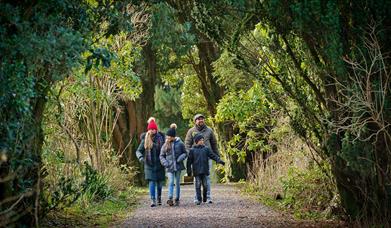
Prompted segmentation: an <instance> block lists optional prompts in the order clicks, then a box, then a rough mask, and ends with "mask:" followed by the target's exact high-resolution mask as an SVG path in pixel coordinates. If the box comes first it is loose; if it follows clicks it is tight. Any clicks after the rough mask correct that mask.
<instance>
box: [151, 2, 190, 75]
mask: <svg viewBox="0 0 391 228" xmlns="http://www.w3.org/2000/svg"><path fill="white" fill-rule="evenodd" d="M151 11H152V22H151V23H152V26H151V38H150V40H151V43H152V46H153V48H154V49H155V50H156V51H157V56H158V59H159V69H160V71H161V72H163V73H164V72H166V71H167V70H169V69H173V68H178V67H180V64H181V59H182V57H183V56H185V55H186V54H188V52H189V51H190V49H191V47H192V45H194V44H195V41H196V37H195V36H194V34H193V33H192V32H191V27H192V26H193V25H191V23H190V22H184V23H179V22H178V20H177V18H176V13H177V12H176V11H175V9H173V8H172V7H170V6H169V5H168V4H167V3H163V2H161V3H157V4H155V5H153V6H152V9H151Z"/></svg>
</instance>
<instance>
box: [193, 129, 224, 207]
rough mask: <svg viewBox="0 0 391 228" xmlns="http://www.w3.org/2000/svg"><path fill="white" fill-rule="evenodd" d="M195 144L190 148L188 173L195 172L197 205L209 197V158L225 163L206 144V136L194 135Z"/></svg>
mask: <svg viewBox="0 0 391 228" xmlns="http://www.w3.org/2000/svg"><path fill="white" fill-rule="evenodd" d="M194 142H195V145H194V146H193V147H192V148H191V149H190V153H189V158H188V159H187V174H188V175H189V176H191V175H192V174H193V176H194V178H195V189H196V197H197V198H196V200H195V203H196V204H197V205H200V204H201V201H203V202H206V200H207V199H206V198H207V194H206V193H207V191H206V190H207V179H206V178H207V176H209V159H213V160H214V161H216V162H217V163H219V164H222V165H224V164H225V163H224V162H223V161H222V160H221V159H220V157H219V156H217V155H216V154H215V153H213V152H212V151H211V150H210V149H209V147H206V146H205V145H204V136H203V135H202V134H197V135H195V136H194ZM201 185H202V188H203V199H202V198H201Z"/></svg>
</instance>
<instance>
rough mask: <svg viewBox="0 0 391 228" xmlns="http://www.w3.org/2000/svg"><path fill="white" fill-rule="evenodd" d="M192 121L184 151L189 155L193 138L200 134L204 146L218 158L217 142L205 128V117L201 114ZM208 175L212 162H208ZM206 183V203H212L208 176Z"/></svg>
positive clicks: (209, 129) (206, 127) (213, 135)
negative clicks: (192, 124) (192, 125)
mask: <svg viewBox="0 0 391 228" xmlns="http://www.w3.org/2000/svg"><path fill="white" fill-rule="evenodd" d="M193 121H194V123H195V126H194V127H192V128H190V129H189V130H188V131H187V134H186V138H185V147H186V151H187V152H188V153H189V152H190V148H191V147H192V146H193V145H194V136H195V135H197V134H202V136H203V137H204V143H205V146H206V147H208V148H209V149H210V150H212V152H213V153H215V154H216V155H217V156H219V150H218V147H217V140H216V136H215V134H214V132H213V130H212V129H211V128H210V127H208V126H206V124H205V117H204V115H202V114H196V115H195V116H194V118H193ZM208 164H209V173H210V170H211V168H212V160H209V162H208ZM206 182H207V189H208V190H207V200H208V203H212V196H211V191H210V184H211V183H210V176H209V175H207V176H206ZM196 198H197V196H195V197H194V201H196V200H197V199H196Z"/></svg>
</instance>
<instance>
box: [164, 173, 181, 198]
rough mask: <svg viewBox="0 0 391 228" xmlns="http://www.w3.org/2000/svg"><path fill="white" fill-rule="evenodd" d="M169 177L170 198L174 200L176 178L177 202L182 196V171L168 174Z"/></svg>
mask: <svg viewBox="0 0 391 228" xmlns="http://www.w3.org/2000/svg"><path fill="white" fill-rule="evenodd" d="M167 176H168V198H169V199H172V197H173V195H174V178H175V189H176V197H175V199H176V200H179V198H180V196H181V187H180V184H181V171H180V170H179V171H174V172H167Z"/></svg>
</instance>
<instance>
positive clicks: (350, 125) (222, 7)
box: [195, 0, 391, 224]
mask: <svg viewBox="0 0 391 228" xmlns="http://www.w3.org/2000/svg"><path fill="white" fill-rule="evenodd" d="M195 12H198V16H197V18H198V21H199V24H200V27H202V28H203V30H204V31H205V32H206V33H207V34H208V36H209V37H211V38H212V39H213V40H215V41H216V42H218V43H220V44H221V45H224V46H226V47H227V48H229V49H230V50H231V51H232V52H233V53H235V54H236V55H237V58H238V67H241V68H242V69H244V70H246V71H248V72H250V73H251V74H253V75H254V76H255V77H257V76H258V78H259V80H260V81H261V82H263V83H264V86H265V89H266V90H270V89H268V88H270V87H269V86H268V83H265V82H268V81H270V80H274V81H276V82H278V83H279V84H280V86H281V87H282V89H283V91H284V93H286V94H288V95H289V97H290V98H291V99H292V100H293V101H294V102H295V103H296V104H297V105H298V107H300V109H296V110H286V113H287V114H288V115H289V116H291V122H292V126H293V127H294V129H295V130H296V132H298V133H299V134H300V135H301V136H302V137H303V138H304V139H305V140H306V141H307V142H308V143H309V144H310V145H311V146H312V148H313V149H314V150H316V151H317V152H318V153H319V155H320V156H321V157H323V158H324V159H327V160H328V161H330V163H331V165H332V168H333V173H334V176H335V179H336V182H337V187H338V189H339V193H340V195H341V200H342V205H343V206H344V208H345V209H346V211H347V213H348V214H349V215H350V216H351V218H352V219H355V220H359V221H361V222H363V223H375V224H376V223H377V224H381V223H384V224H389V219H387V218H390V213H391V197H390V195H391V194H390V193H391V189H390V188H389V187H388V186H389V185H390V183H391V179H390V167H391V162H390V158H391V157H390V154H391V153H390V147H389V145H390V142H391V141H390V140H391V138H390V131H391V129H390V119H389V117H390V106H389V104H390V99H391V98H390V91H389V88H390V81H389V70H390V69H389V66H390V60H391V59H390V56H389V53H390V48H391V45H390V43H389V42H388V40H387V37H389V36H390V33H391V29H390V25H391V24H390V23H391V11H390V2H389V1H369V2H368V1H356V2H354V4H352V3H350V2H339V1H322V0H317V1H275V0H269V1H262V2H255V1H214V2H213V3H209V2H205V1H202V2H201V3H200V4H199V6H198V7H197V10H195ZM205 15H206V16H205ZM208 15H214V16H215V17H214V18H213V17H208ZM235 21H236V25H237V26H231V27H230V26H227V25H230V24H231V25H233V24H235ZM238 21H239V23H238ZM232 27H235V29H232ZM254 28H257V30H255V31H252V30H254ZM246 47H250V49H249V48H246ZM251 48H252V49H251ZM257 70H258V71H261V75H260V74H259V73H257V72H256V71H257ZM270 94H271V95H272V96H271V97H272V99H273V100H274V101H275V102H276V103H277V104H280V105H282V107H284V103H285V102H284V101H282V100H281V99H279V97H278V96H276V92H274V91H271V90H270ZM306 94H307V95H306ZM308 94H310V95H308ZM277 95H278V93H277ZM303 120H305V121H303Z"/></svg>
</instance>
